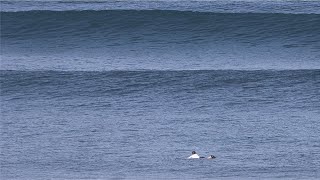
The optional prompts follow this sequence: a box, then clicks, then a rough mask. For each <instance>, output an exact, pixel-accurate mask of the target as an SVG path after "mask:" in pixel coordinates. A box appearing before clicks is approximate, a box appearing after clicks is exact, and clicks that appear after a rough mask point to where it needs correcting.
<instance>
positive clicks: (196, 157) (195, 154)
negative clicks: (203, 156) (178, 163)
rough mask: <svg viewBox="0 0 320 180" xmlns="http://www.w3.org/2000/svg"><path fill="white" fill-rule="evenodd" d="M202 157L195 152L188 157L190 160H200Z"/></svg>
mask: <svg viewBox="0 0 320 180" xmlns="http://www.w3.org/2000/svg"><path fill="white" fill-rule="evenodd" d="M199 158H200V156H199V155H198V154H197V153H196V152H195V151H192V155H191V156H189V157H188V159H199Z"/></svg>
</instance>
